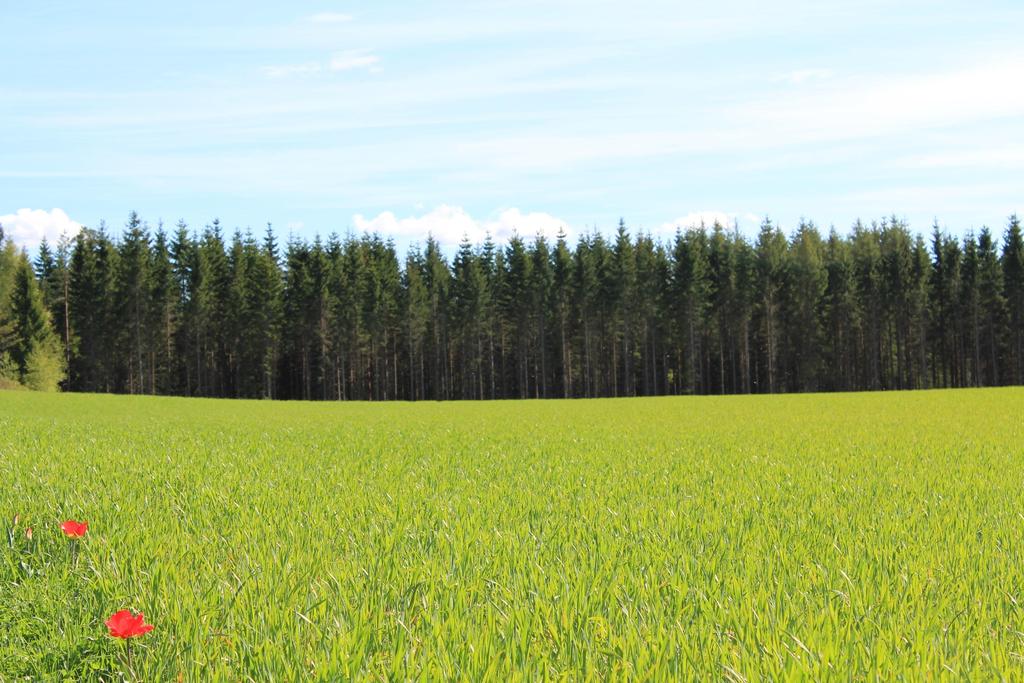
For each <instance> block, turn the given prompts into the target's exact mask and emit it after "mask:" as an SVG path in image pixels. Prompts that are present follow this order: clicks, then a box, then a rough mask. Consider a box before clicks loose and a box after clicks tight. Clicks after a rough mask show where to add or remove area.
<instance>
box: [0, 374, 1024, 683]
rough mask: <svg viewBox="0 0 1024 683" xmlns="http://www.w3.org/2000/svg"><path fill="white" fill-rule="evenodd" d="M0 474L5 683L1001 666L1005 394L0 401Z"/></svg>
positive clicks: (873, 672)
mask: <svg viewBox="0 0 1024 683" xmlns="http://www.w3.org/2000/svg"><path fill="white" fill-rule="evenodd" d="M0 482H2V487H0V517H2V519H0V533H2V535H0V541H2V550H0V553H2V561H0V679H2V680H12V679H16V678H19V677H29V678H32V679H40V680H50V679H72V680H86V679H105V680H111V679H114V680H118V679H120V677H121V676H122V675H127V676H128V677H130V678H137V679H139V680H144V681H157V680H172V681H173V680H250V679H251V680H257V681H265V680H271V679H273V680H345V679H362V678H368V679H381V680H384V679H386V680H407V679H414V680H437V679H442V678H443V679H457V680H481V679H493V680H501V681H504V680H517V679H518V680H537V679H565V680H590V679H604V680H609V679H633V680H668V679H674V680H680V679H681V680H690V679H701V680H709V679H719V680H721V679H732V680H737V681H738V680H749V681H756V680H795V679H800V680H803V679H818V680H820V679H830V678H836V679H842V680H869V679H870V680H875V679H877V678H884V679H892V678H900V677H903V678H906V679H909V680H928V679H946V678H949V679H972V680H980V679H997V678H1003V679H1017V680H1020V679H1022V678H1024V663H1022V657H1024V633H1022V631H1024V610H1022V606H1024V495H1022V494H1024V390H1020V389H994V390H960V391H936V392H908V393H889V394H846V395H802V396H775V397H723V398H661V399H626V400H594V401H575V402H573V401H544V402H499V403H446V404H441V403H429V404H428V403H424V404H322V403H321V404H312V403H304V404H296V403H269V402H264V403H260V402H241V401H236V402H231V401H211V400H198V399H169V398H133V397H107V396H86V395H42V394H36V393H29V392H0ZM15 514H18V515H19V517H20V521H19V523H18V526H17V527H16V528H12V526H11V525H12V520H13V517H14V515H15ZM69 518H71V519H78V520H82V519H85V520H88V521H89V525H90V527H89V532H88V535H87V536H86V537H85V538H84V539H83V541H81V542H80V543H79V545H80V548H79V551H78V553H77V557H75V556H74V555H73V553H72V551H71V549H70V548H69V542H68V541H67V540H66V539H65V538H64V537H63V536H62V535H61V532H60V530H59V524H60V523H61V522H62V521H63V520H65V519H69ZM26 525H30V526H32V527H33V538H32V540H31V541H29V540H27V539H26V538H25V534H24V528H25V527H26ZM8 530H10V533H8ZM122 608H132V609H134V610H142V611H143V612H144V613H145V615H146V620H147V621H148V622H150V623H152V624H154V625H155V627H156V628H155V630H154V631H153V632H152V633H149V634H147V635H146V636H143V637H142V638H139V639H138V640H136V641H133V643H132V645H133V647H132V650H133V652H132V659H131V668H132V670H131V671H127V672H126V669H127V666H128V662H127V659H126V656H125V655H126V652H125V647H124V646H123V643H122V642H120V641H115V640H114V639H112V638H110V637H108V636H107V634H106V629H105V627H104V626H103V622H104V620H105V619H106V618H107V617H108V616H110V615H111V614H112V613H114V612H115V611H117V610H119V609H122Z"/></svg>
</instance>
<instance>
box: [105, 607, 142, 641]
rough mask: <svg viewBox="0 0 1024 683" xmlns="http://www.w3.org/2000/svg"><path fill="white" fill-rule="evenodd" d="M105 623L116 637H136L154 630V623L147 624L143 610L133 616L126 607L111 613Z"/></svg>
mask: <svg viewBox="0 0 1024 683" xmlns="http://www.w3.org/2000/svg"><path fill="white" fill-rule="evenodd" d="M105 623H106V625H107V628H108V629H110V635H112V636H113V637H115V638H134V637H135V636H141V635H142V634H144V633H149V632H150V631H152V630H153V625H152V624H147V623H145V622H144V621H143V620H142V612H139V613H138V614H137V615H134V616H133V615H132V613H131V612H129V611H128V610H126V609H123V610H121V611H120V612H117V613H116V614H113V615H111V617H110V618H109V619H107V621H106V622H105Z"/></svg>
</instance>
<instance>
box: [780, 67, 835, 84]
mask: <svg viewBox="0 0 1024 683" xmlns="http://www.w3.org/2000/svg"><path fill="white" fill-rule="evenodd" d="M834 75H835V72H833V71H832V70H831V69H797V70H796V71H790V72H788V73H784V74H779V75H778V76H776V77H774V78H773V79H772V82H774V83H787V84H789V85H803V84H804V83H812V82H815V81H826V80H828V79H830V78H832V77H833V76H834Z"/></svg>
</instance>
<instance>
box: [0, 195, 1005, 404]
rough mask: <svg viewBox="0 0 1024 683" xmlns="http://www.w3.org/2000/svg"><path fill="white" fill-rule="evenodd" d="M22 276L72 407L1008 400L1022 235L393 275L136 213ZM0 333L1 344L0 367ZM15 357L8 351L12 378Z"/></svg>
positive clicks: (439, 257) (350, 252)
mask: <svg viewBox="0 0 1024 683" xmlns="http://www.w3.org/2000/svg"><path fill="white" fill-rule="evenodd" d="M0 239H2V238H0ZM8 252H11V248H10V247H8ZM12 253H13V252H12ZM12 258H13V261H18V260H19V258H20V259H21V260H24V258H25V257H24V255H21V256H18V255H15V256H14V257H10V256H8V260H12ZM2 268H3V269H4V272H6V271H11V272H12V273H14V274H15V276H14V277H10V276H8V277H7V279H8V280H11V281H15V282H17V285H16V287H17V288H18V291H19V292H20V294H19V295H18V297H14V298H15V299H16V300H17V301H19V302H20V303H17V304H14V307H15V308H20V309H22V310H24V309H26V307H27V308H32V306H31V305H30V304H26V303H25V301H26V300H28V299H31V298H32V296H33V295H32V294H31V291H32V288H33V287H34V286H36V282H32V283H31V284H29V283H25V282H22V280H24V279H25V276H24V274H25V273H26V272H27V266H26V265H24V264H22V265H14V266H10V265H8V266H2ZM34 274H35V280H37V282H38V285H37V287H38V290H39V293H38V294H39V297H40V301H41V302H42V306H44V307H45V316H44V319H45V321H46V323H47V331H46V333H38V334H37V335H36V336H37V337H38V340H37V342H35V346H34V348H43V349H52V348H54V344H53V342H52V341H47V340H49V339H51V338H52V339H55V340H58V341H57V342H56V344H55V348H57V349H58V354H59V358H56V361H57V362H59V364H60V365H61V366H62V367H66V369H67V377H66V379H65V380H64V382H63V385H64V388H66V389H68V390H71V391H93V392H96V391H98V392H122V393H153V394H178V395H188V396H224V397H263V398H280V399H323V400H347V399H369V400H393V399H400V400H422V399H495V398H546V397H591V396H638V395H658V394H719V393H766V392H801V391H844V390H876V389H915V388H928V387H966V386H991V385H1001V384H1021V383H1024V241H1022V236H1021V227H1020V222H1019V221H1018V219H1017V218H1016V217H1015V216H1014V217H1011V219H1010V220H1009V224H1008V226H1007V227H1006V229H1005V231H1004V232H1003V234H1002V235H1000V236H998V237H997V236H994V235H993V234H992V233H991V232H990V231H989V230H988V229H986V228H983V229H981V230H980V231H979V232H978V233H977V234H973V233H968V234H967V235H966V236H964V237H963V238H962V239H957V238H954V237H952V236H950V235H948V234H945V233H943V232H942V231H941V230H939V228H938V227H936V228H935V229H934V230H933V231H932V233H931V235H930V237H929V238H925V237H924V236H922V235H918V234H913V233H911V231H910V230H909V229H908V227H907V226H906V225H905V224H904V223H903V222H901V221H899V220H897V219H895V218H892V219H887V220H883V221H881V222H879V223H875V224H872V225H870V226H866V225H862V224H861V223H859V222H858V223H857V224H856V225H854V226H853V228H852V230H851V231H850V233H849V234H847V235H841V234H839V233H838V232H836V230H834V229H833V230H831V231H830V232H829V233H828V234H826V235H822V234H821V233H820V232H819V230H818V229H817V228H816V227H815V226H814V225H813V224H811V223H803V224H801V225H800V226H799V227H798V228H797V229H796V230H795V231H794V232H792V234H790V235H788V236H787V235H786V234H784V233H783V232H782V231H781V230H780V229H779V228H778V227H777V226H775V225H773V224H772V223H771V222H770V221H765V223H764V224H763V225H762V226H761V229H760V232H759V234H758V235H757V237H756V238H755V239H753V240H748V239H746V238H744V237H743V236H742V235H741V234H739V232H738V231H737V230H736V229H735V228H733V229H731V230H730V229H726V228H724V227H723V226H720V225H714V226H710V227H708V228H701V229H692V230H681V231H679V232H678V233H677V234H676V235H675V237H674V239H671V240H669V241H667V242H662V241H659V240H656V239H653V238H652V237H651V236H650V235H647V234H643V233H641V234H637V235H635V236H631V235H630V233H629V232H628V231H627V229H626V226H625V225H624V224H623V223H622V222H620V224H619V228H618V231H617V233H616V234H615V235H614V236H613V237H611V238H606V237H603V236H602V235H600V234H597V233H592V234H587V235H584V236H582V237H580V238H579V240H577V241H576V242H575V243H574V244H570V243H568V242H567V240H566V239H565V237H564V236H559V237H558V238H557V239H555V240H553V241H550V242H549V241H548V240H546V239H545V238H543V237H540V236H538V237H535V238H530V239H523V238H520V237H513V238H512V239H510V240H509V241H508V243H507V244H504V245H498V244H496V243H495V242H493V241H492V240H489V239H488V240H487V241H485V242H484V243H483V244H478V245H474V244H470V243H469V242H468V241H465V242H463V244H462V245H461V246H460V247H459V248H458V250H457V253H456V254H455V255H454V258H453V259H452V260H451V261H449V260H448V259H447V258H446V256H445V254H444V253H443V251H442V249H441V248H440V246H439V245H438V244H437V243H436V242H435V241H433V240H432V239H429V238H428V239H427V241H426V244H425V246H424V247H423V248H422V249H421V248H418V247H413V248H411V249H410V250H409V252H408V254H407V255H405V256H404V258H402V257H400V256H399V254H398V252H397V250H396V248H395V246H394V244H393V243H392V242H390V241H387V240H385V239H383V238H382V237H380V236H378V235H363V236H349V237H346V238H339V237H337V236H331V237H329V238H328V239H327V240H326V241H323V240H321V239H320V238H317V239H315V240H313V241H312V242H306V241H302V240H298V239H295V238H293V239H291V240H289V241H288V242H287V243H286V244H283V245H279V243H278V241H277V239H276V237H275V236H274V233H273V231H272V230H271V229H270V226H268V227H267V231H266V233H265V235H262V236H260V237H259V238H257V237H256V236H254V235H252V234H251V233H248V232H246V233H242V232H239V231H236V232H234V234H233V235H231V236H230V237H228V236H225V234H224V231H223V230H222V228H221V225H220V223H219V222H218V221H214V222H213V223H212V224H210V225H208V226H206V227H205V228H204V229H203V230H202V231H201V232H198V233H195V232H193V231H191V230H190V229H189V228H188V227H187V226H186V225H185V224H184V223H179V224H178V225H177V227H176V228H175V229H174V230H173V231H170V232H168V231H165V230H164V229H163V228H162V227H158V228H157V229H156V230H155V231H151V230H150V229H149V228H148V227H147V226H146V225H145V224H144V223H142V221H141V220H140V219H139V217H138V216H137V215H136V214H134V213H132V214H131V217H130V219H129V221H128V223H127V225H126V226H125V229H124V231H123V233H122V235H121V236H120V237H119V238H116V239H115V238H113V237H111V236H110V235H109V234H108V233H107V231H106V230H105V229H104V228H103V227H102V226H101V228H100V229H98V230H89V229H86V230H83V231H82V232H81V233H80V234H79V235H78V236H77V237H76V238H75V239H74V240H73V241H67V240H64V241H62V242H61V243H60V244H59V245H57V246H56V248H52V247H51V246H50V245H48V244H46V243H43V245H42V246H41V247H40V250H39V254H38V257H37V258H36V260H35V262H34ZM29 279H32V278H29ZM3 282H4V278H3V277H0V284H2V283H3ZM0 295H2V292H0ZM11 298H12V297H10V296H8V299H11ZM2 301H3V299H2V298H0V303H2ZM8 307H9V308H11V306H8ZM19 315H20V314H19ZM9 317H10V316H9ZM22 317H23V318H24V317H25V316H24V315H22ZM3 329H4V328H0V334H3V332H2V330H3ZM17 336H18V335H17V334H16V333H14V332H12V331H11V326H10V325H8V332H7V336H6V337H3V336H0V352H3V350H4V347H3V346H2V344H4V343H6V344H7V345H8V347H11V339H14V338H15V337H17ZM4 339H7V342H4V341H3V340H4ZM24 347H25V345H24V344H22V346H21V347H18V348H20V349H21V350H16V351H15V352H14V354H15V355H13V356H12V355H11V353H10V352H8V354H7V358H8V366H14V365H16V366H17V369H18V372H19V373H20V376H21V377H22V378H24V377H26V376H27V373H29V371H30V369H29V368H28V363H27V360H28V356H27V352H26V351H25V348H24ZM38 353H40V352H37V355H38ZM44 365H45V364H44ZM47 367H52V363H51V364H49V365H47Z"/></svg>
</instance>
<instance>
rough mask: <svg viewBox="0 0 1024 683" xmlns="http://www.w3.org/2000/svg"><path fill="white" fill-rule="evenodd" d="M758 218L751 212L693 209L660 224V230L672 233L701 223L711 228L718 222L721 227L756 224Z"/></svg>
mask: <svg viewBox="0 0 1024 683" xmlns="http://www.w3.org/2000/svg"><path fill="white" fill-rule="evenodd" d="M759 220H760V219H759V218H758V217H757V216H756V215H755V214H752V213H744V214H739V213H726V212H725V211H694V212H692V213H688V214H686V215H685V216H681V217H679V218H677V219H675V220H674V221H670V222H668V223H662V224H661V232H662V233H663V234H671V233H674V232H675V231H676V230H677V229H682V230H688V229H691V228H699V227H701V226H702V225H703V226H704V227H706V228H711V227H712V226H713V225H714V224H715V223H718V224H719V225H721V226H722V227H723V228H731V227H732V226H733V224H734V223H736V224H739V225H740V226H743V225H744V224H753V225H757V224H758V222H759Z"/></svg>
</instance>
